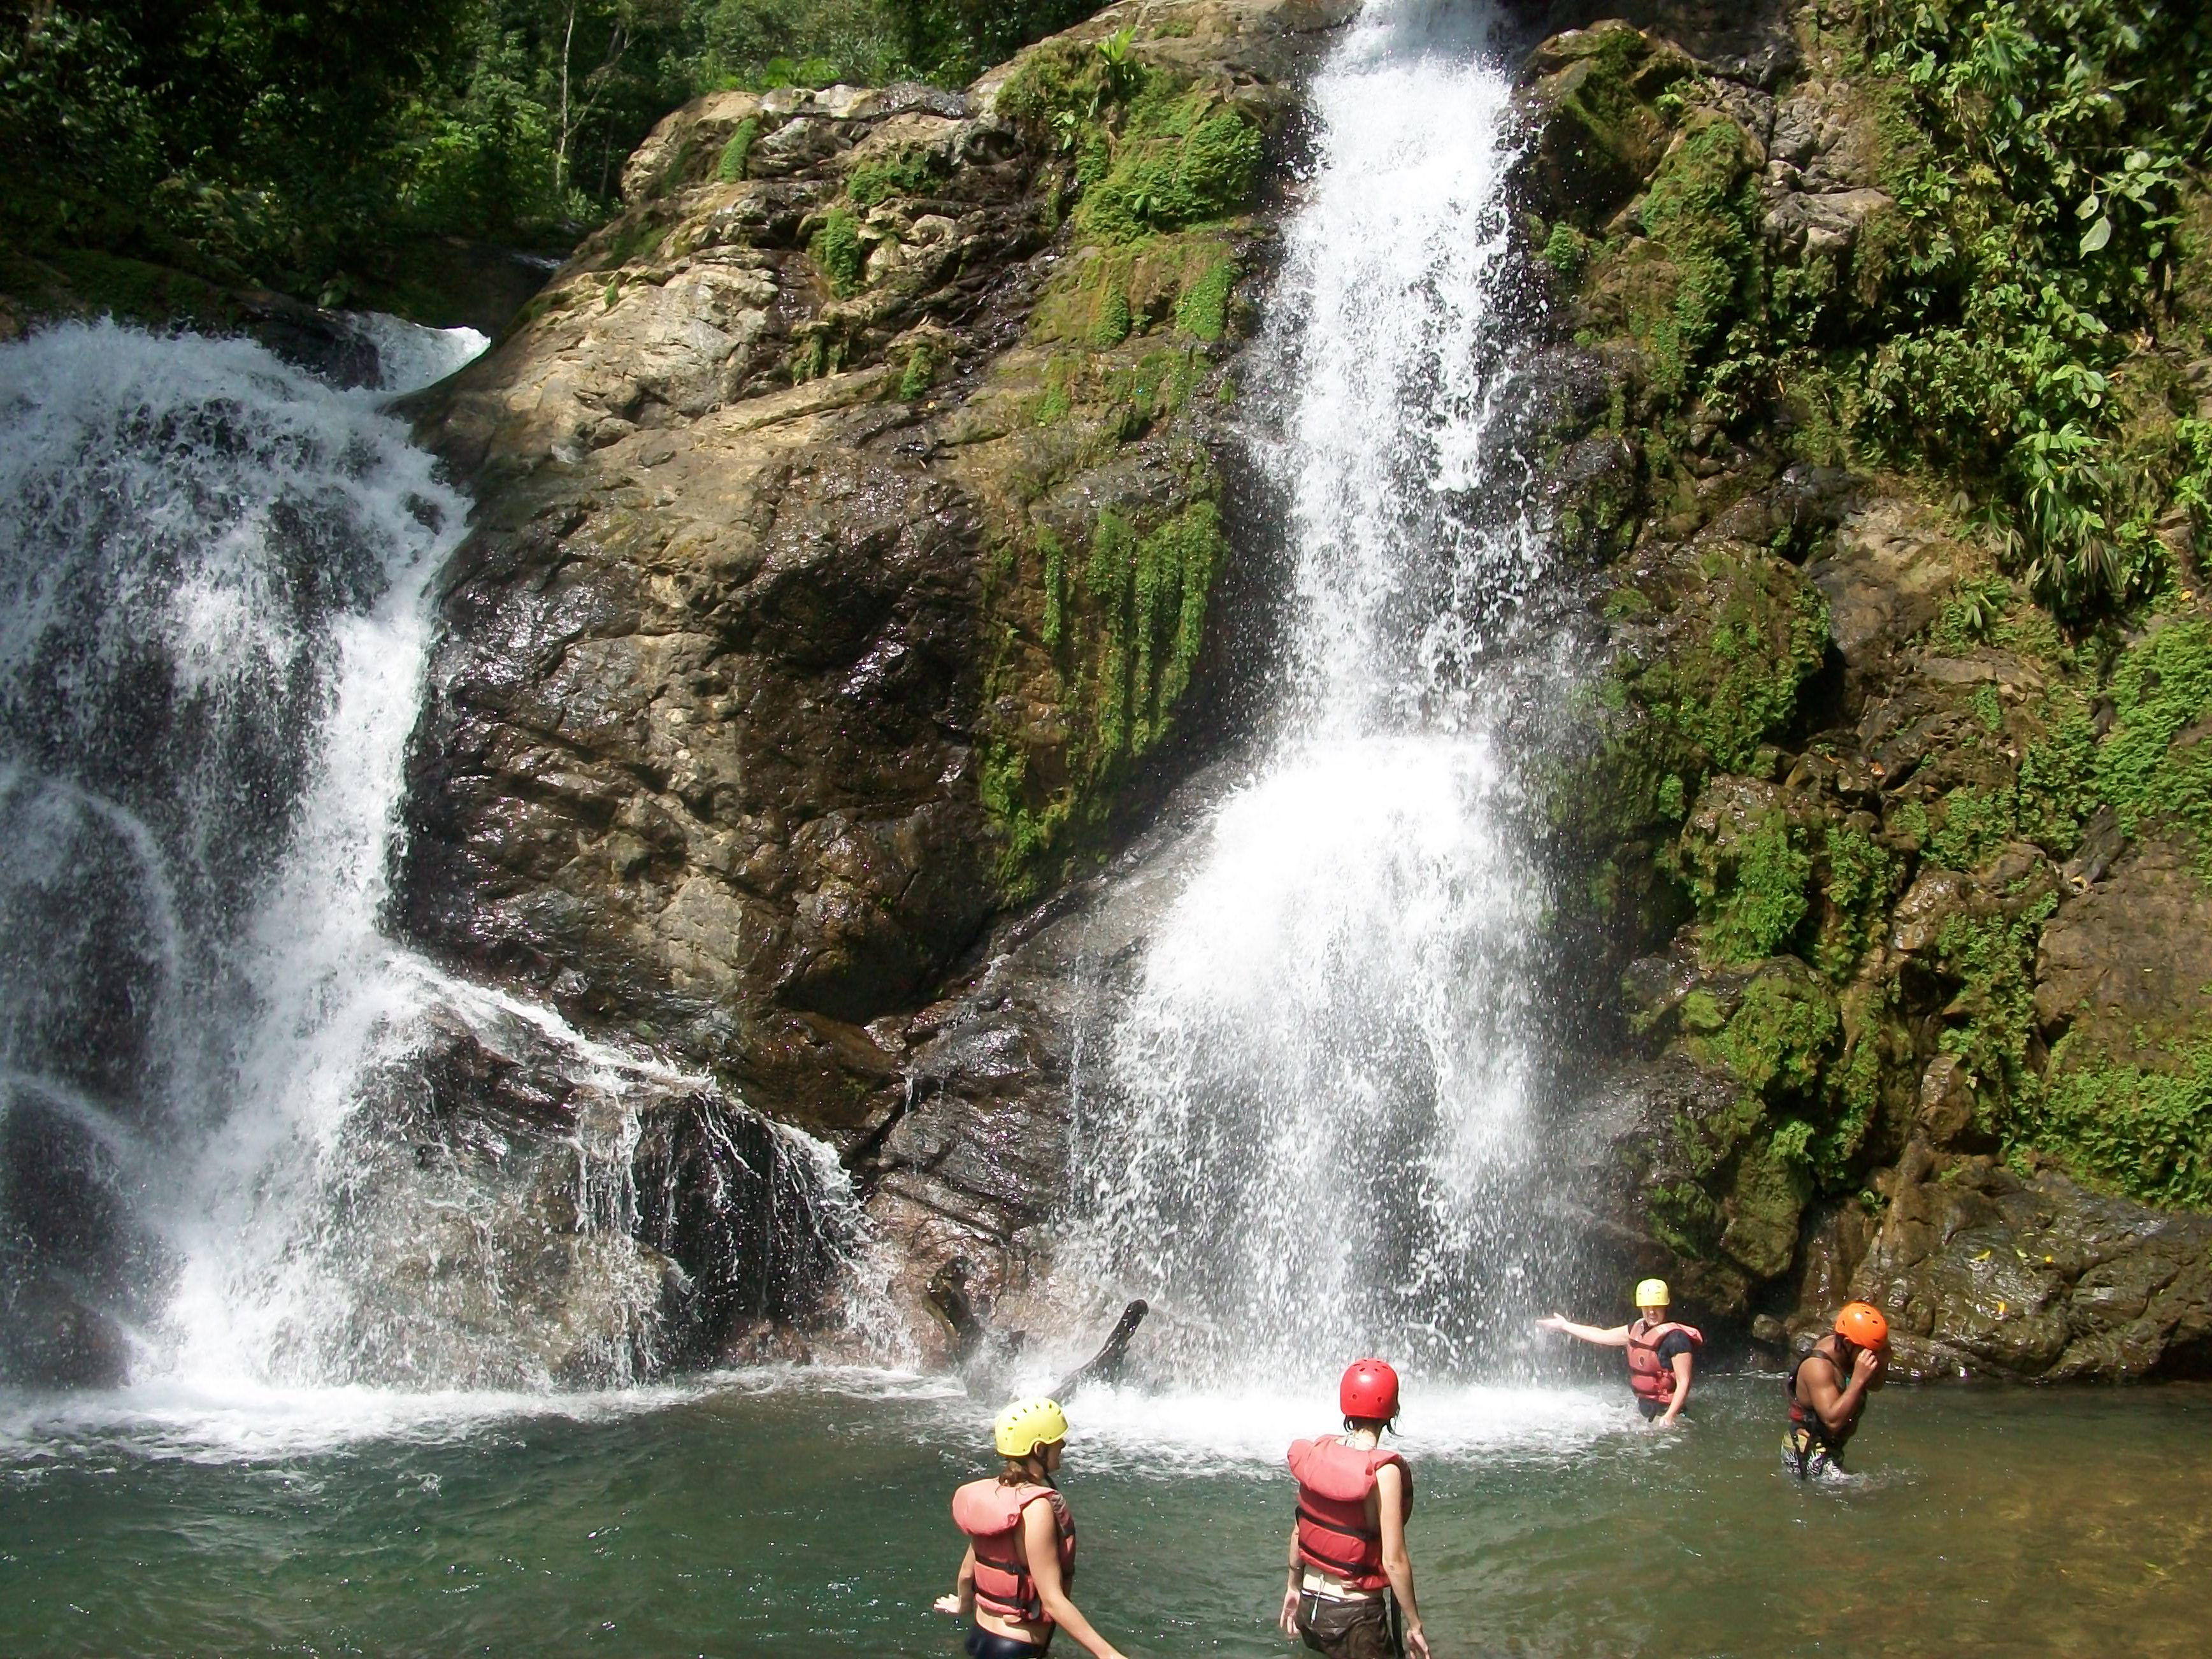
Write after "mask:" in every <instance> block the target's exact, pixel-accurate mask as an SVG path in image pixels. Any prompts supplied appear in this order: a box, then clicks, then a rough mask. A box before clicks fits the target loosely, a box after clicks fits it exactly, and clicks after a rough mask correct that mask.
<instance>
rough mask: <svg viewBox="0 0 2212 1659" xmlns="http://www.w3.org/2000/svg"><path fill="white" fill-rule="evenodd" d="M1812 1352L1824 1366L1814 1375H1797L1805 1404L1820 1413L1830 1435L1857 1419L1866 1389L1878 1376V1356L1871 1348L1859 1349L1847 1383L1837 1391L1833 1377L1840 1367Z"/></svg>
mask: <svg viewBox="0 0 2212 1659" xmlns="http://www.w3.org/2000/svg"><path fill="white" fill-rule="evenodd" d="M1814 1352H1815V1355H1816V1356H1817V1357H1818V1358H1821V1359H1826V1360H1827V1361H1828V1363H1827V1364H1826V1365H1823V1366H1822V1367H1821V1368H1820V1371H1819V1373H1818V1374H1817V1375H1816V1376H1806V1374H1805V1373H1804V1372H1803V1371H1802V1370H1800V1371H1799V1372H1798V1373H1797V1375H1798V1378H1799V1380H1800V1381H1801V1382H1802V1383H1803V1384H1804V1387H1805V1391H1806V1394H1807V1395H1808V1399H1807V1401H1806V1402H1805V1403H1806V1404H1808V1406H1810V1407H1812V1408H1813V1409H1814V1411H1816V1412H1818V1413H1820V1421H1821V1422H1823V1423H1825V1424H1826V1425H1827V1426H1828V1428H1829V1430H1830V1431H1831V1432H1832V1431H1836V1430H1838V1429H1844V1428H1848V1427H1850V1425H1851V1424H1852V1423H1853V1422H1855V1421H1856V1420H1857V1418H1858V1414H1859V1407H1862V1406H1863V1405H1864V1404H1865V1403H1866V1393H1867V1389H1868V1388H1869V1386H1871V1384H1872V1383H1873V1382H1874V1380H1875V1377H1876V1376H1880V1375H1881V1365H1882V1359H1881V1355H1880V1354H1879V1353H1877V1352H1875V1350H1873V1349H1872V1348H1861V1349H1860V1350H1859V1351H1858V1357H1857V1358H1855V1359H1853V1360H1852V1361H1851V1379H1850V1382H1848V1383H1844V1385H1843V1386H1842V1387H1841V1388H1838V1387H1837V1386H1836V1378H1837V1377H1838V1376H1841V1375H1842V1368H1841V1367H1840V1366H1838V1364H1836V1362H1835V1360H1834V1359H1833V1358H1830V1357H1829V1356H1828V1355H1826V1354H1825V1353H1820V1352H1818V1350H1815V1351H1814Z"/></svg>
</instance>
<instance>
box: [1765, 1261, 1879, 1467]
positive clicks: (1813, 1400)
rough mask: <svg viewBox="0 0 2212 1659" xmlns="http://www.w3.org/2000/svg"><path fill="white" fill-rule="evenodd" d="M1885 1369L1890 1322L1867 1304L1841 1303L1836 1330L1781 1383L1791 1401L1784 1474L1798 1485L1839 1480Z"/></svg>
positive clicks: (1791, 1370) (1802, 1359)
mask: <svg viewBox="0 0 2212 1659" xmlns="http://www.w3.org/2000/svg"><path fill="white" fill-rule="evenodd" d="M1888 1368H1889V1322H1888V1321H1887V1319H1885V1318H1883V1317H1882V1316H1881V1310H1880V1309H1879V1308H1876V1307H1875V1305H1874V1304H1872V1303H1869V1302H1846V1303H1845V1304H1844V1306H1843V1309H1842V1310H1841V1311H1840V1312H1839V1313H1838V1314H1837V1315H1836V1324H1835V1328H1834V1329H1832V1330H1831V1331H1830V1332H1829V1333H1828V1334H1826V1336H1824V1337H1822V1338H1821V1339H1820V1340H1819V1341H1818V1342H1815V1343H1814V1345H1813V1346H1811V1347H1810V1348H1808V1350H1806V1352H1804V1353H1803V1354H1802V1355H1801V1356H1799V1358H1798V1360H1797V1363H1796V1364H1794V1365H1792V1366H1791V1367H1790V1375H1789V1376H1788V1377H1786V1378H1785V1379H1784V1382H1783V1384H1782V1387H1783V1391H1784V1393H1785V1394H1786V1395H1788V1396H1789V1400H1790V1427H1789V1430H1788V1431H1787V1432H1786V1433H1785V1434H1784V1436H1783V1437H1782V1466H1783V1468H1786V1469H1788V1470H1789V1471H1790V1474H1794V1475H1796V1477H1797V1478H1798V1479H1799V1480H1805V1479H1806V1478H1807V1477H1808V1476H1811V1475H1816V1474H1817V1475H1840V1474H1843V1473H1844V1446H1845V1445H1847V1444H1849V1443H1850V1437H1851V1436H1852V1435H1854V1434H1856V1433H1857V1431H1858V1426H1859V1416H1860V1413H1863V1412H1864V1411H1865V1410H1866V1401H1867V1395H1869V1394H1870V1393H1872V1392H1873V1391H1874V1390H1875V1389H1879V1388H1880V1387H1881V1385H1882V1383H1883V1381H1884V1380H1885V1378H1886V1377H1887V1375H1888Z"/></svg>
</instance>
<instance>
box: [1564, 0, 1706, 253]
mask: <svg viewBox="0 0 2212 1659" xmlns="http://www.w3.org/2000/svg"><path fill="white" fill-rule="evenodd" d="M1528 69H1529V72H1530V73H1532V74H1533V75H1534V76H1540V77H1541V78H1540V79H1538V80H1537V81H1536V82H1535V84H1534V88H1532V89H1531V91H1530V92H1529V94H1528V100H1527V108H1528V118H1529V121H1530V124H1531V125H1532V127H1533V129H1534V139H1533V142H1532V143H1530V145H1529V148H1528V153H1527V155H1526V157H1525V158H1524V160H1523V161H1522V189H1523V191H1524V193H1525V194H1526V197H1527V198H1528V201H1529V203H1530V204H1531V205H1532V206H1533V207H1534V208H1535V210H1537V211H1538V212H1540V213H1541V214H1542V215H1543V216H1545V217H1546V218H1547V219H1551V220H1557V221H1563V222H1567V223H1571V224H1574V225H1576V226H1578V227H1579V228H1582V229H1583V230H1585V231H1596V230H1598V229H1600V228H1602V227H1603V226H1604V224H1605V223H1606V222H1607V220H1609V219H1610V218H1612V217H1613V214H1614V213H1615V212H1617V211H1618V210H1620V207H1621V205H1622V204H1624V203H1626V201H1627V200H1628V199H1629V198H1630V197H1632V196H1633V195H1635V194H1636V192H1637V191H1638V190H1639V189H1640V188H1642V186H1643V184H1644V179H1647V178H1649V177H1650V173H1651V170H1652V168H1653V167H1655V166H1656V165H1657V163H1658V161H1659V158H1660V156H1661V155H1662V153H1663V152H1664V150H1665V149H1666V147H1667V143H1668V136H1669V123H1668V120H1667V118H1666V117H1665V116H1664V115H1662V113H1661V112H1660V110H1659V108H1658V105H1657V100H1658V99H1659V98H1660V97H1661V96H1662V94H1665V93H1667V92H1668V90H1669V89H1670V88H1673V87H1674V85H1675V84H1676V83H1677V82H1680V81H1682V80H1684V79H1686V78H1687V77H1688V76H1692V75H1693V74H1694V73H1695V72H1696V65H1695V64H1692V62H1691V61H1690V59H1689V58H1688V56H1687V55H1686V54H1685V53H1684V52H1681V51H1680V49H1679V48H1678V47H1675V46H1671V45H1669V44H1668V43H1667V42H1666V41H1663V40H1654V39H1653V38H1651V37H1650V36H1649V35H1647V34H1645V33H1644V32H1643V31H1642V30H1640V29H1637V28H1634V27H1631V26H1630V25H1629V24H1626V23H1623V22H1619V21H1608V22H1602V23H1599V24H1597V25H1595V27H1590V28H1587V29H1577V30H1573V31H1571V32H1570V33H1565V34H1561V35H1555V36H1553V38H1552V39H1551V40H1547V41H1546V42H1545V43H1544V44H1543V46H1541V47H1539V48H1538V49H1537V51H1536V52H1535V54H1534V56H1533V57H1532V58H1530V60H1529V64H1528Z"/></svg>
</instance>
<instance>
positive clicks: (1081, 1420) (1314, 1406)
mask: <svg viewBox="0 0 2212 1659" xmlns="http://www.w3.org/2000/svg"><path fill="white" fill-rule="evenodd" d="M1046 1386H1049V1380H1048V1378H1046V1377H1044V1376H1042V1375H1040V1376H1037V1377H1035V1378H1032V1379H1030V1381H1029V1382H1028V1383H1022V1384H1017V1385H1015V1388H1014V1389H1013V1390H1012V1391H1013V1392H1017V1393H1018V1392H1021V1391H1023V1389H1025V1388H1042V1387H1046ZM1331 1405H1332V1401H1331V1397H1330V1395H1329V1392H1328V1390H1326V1389H1323V1390H1321V1391H1318V1392H1316V1390H1314V1389H1288V1388H1272V1389H1271V1388H1267V1387H1265V1386H1255V1387H1253V1388H1250V1389H1238V1390H1237V1391H1235V1392H1233V1393H1231V1392H1220V1391H1215V1390H1212V1389H1194V1390H1181V1389H1166V1390H1163V1391H1158V1392H1155V1391H1152V1390H1149V1389H1136V1388H1105V1387H1100V1386H1097V1385H1095V1384H1092V1385H1086V1386H1085V1388H1083V1389H1081V1390H1080V1391H1079V1392H1078V1393H1077V1394H1076V1395H1074V1397H1073V1399H1071V1400H1070V1401H1068V1402H1067V1404H1066V1411H1067V1416H1068V1424H1069V1438H1068V1455H1069V1457H1070V1459H1071V1461H1072V1462H1074V1463H1075V1464H1076V1465H1077V1466H1078V1467H1079V1468H1083V1469H1086V1470H1087V1469H1093V1468H1096V1469H1101V1470H1111V1471H1115V1472H1133V1473H1143V1472H1147V1471H1151V1470H1156V1469H1160V1468H1170V1469H1173V1470H1177V1471H1188V1472H1220V1471H1225V1472H1255V1471H1265V1472H1267V1473H1274V1472H1277V1471H1279V1470H1280V1469H1281V1468H1282V1466H1283V1455H1284V1453H1285V1450H1286V1449H1288V1447H1289V1446H1290V1443H1291V1442H1292V1441H1293V1440H1297V1439H1304V1438H1308V1437H1312V1436H1314V1435H1317V1434H1334V1433H1336V1432H1338V1431H1340V1428H1341V1426H1342V1425H1340V1422H1339V1420H1338V1419H1337V1418H1336V1416H1335V1415H1334V1413H1333V1412H1332V1410H1331ZM984 1407H985V1402H983V1401H977V1402H976V1404H975V1413H974V1418H975V1433H976V1434H977V1435H979V1436H981V1437H986V1438H987V1435H988V1425H989V1423H990V1420H991V1412H990V1411H989V1410H987V1409H985V1408H984ZM1642 1431H1643V1430H1642V1425H1641V1421H1640V1419H1638V1417H1637V1414H1636V1413H1635V1412H1634V1411H1633V1410H1632V1408H1631V1407H1629V1406H1628V1405H1626V1403H1625V1401H1624V1400H1623V1398H1622V1396H1621V1395H1620V1391H1618V1390H1600V1389H1559V1388H1506V1387H1491V1386H1481V1385H1468V1384H1460V1383H1453V1384H1447V1385H1443V1386H1440V1387H1435V1388H1423V1389H1418V1390H1416V1391H1415V1392H1413V1393H1411V1394H1409V1395H1407V1402H1406V1408H1405V1410H1404V1412H1403V1413H1401V1417H1400V1419H1399V1425H1398V1429H1397V1431H1395V1432H1394V1433H1393V1434H1392V1435H1391V1436H1390V1439H1389V1443H1390V1444H1391V1445H1392V1446H1394V1447H1395V1448H1398V1449H1401V1450H1403V1451H1404V1452H1405V1453H1406V1455H1407V1457H1409V1458H1416V1457H1418V1458H1430V1459H1443V1460H1445V1461H1461V1460H1486V1461H1494V1460H1495V1459H1497V1458H1498V1457H1502V1456H1511V1457H1515V1458H1522V1457H1527V1458H1534V1459H1553V1458H1559V1457H1564V1456H1566V1455H1571V1454H1572V1453H1574V1452H1576V1451H1578V1450H1580V1449H1583V1448H1585V1447H1588V1446H1589V1445H1592V1444H1594V1443H1597V1442H1599V1441H1601V1440H1605V1439H1607V1438H1609V1437H1614V1436H1619V1435H1634V1434H1639V1433H1641V1432H1642Z"/></svg>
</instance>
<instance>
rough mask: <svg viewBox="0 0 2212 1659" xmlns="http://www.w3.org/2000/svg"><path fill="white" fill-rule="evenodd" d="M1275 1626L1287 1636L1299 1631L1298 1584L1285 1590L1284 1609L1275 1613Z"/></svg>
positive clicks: (1294, 1634)
mask: <svg viewBox="0 0 2212 1659" xmlns="http://www.w3.org/2000/svg"><path fill="white" fill-rule="evenodd" d="M1275 1627H1276V1628H1277V1629H1278V1630H1279V1631H1281V1632H1283V1634H1284V1635H1285V1636H1296V1635H1297V1633H1298V1587H1297V1585H1296V1584H1293V1585H1291V1587H1290V1588H1289V1589H1286V1590H1285V1591H1284V1592H1283V1610H1282V1611H1281V1612H1280V1613H1277V1614H1276V1615H1275Z"/></svg>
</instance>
